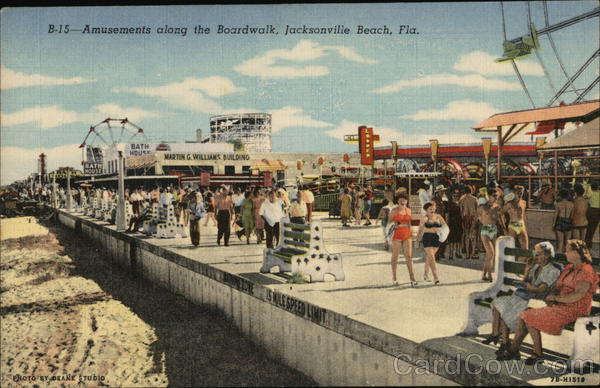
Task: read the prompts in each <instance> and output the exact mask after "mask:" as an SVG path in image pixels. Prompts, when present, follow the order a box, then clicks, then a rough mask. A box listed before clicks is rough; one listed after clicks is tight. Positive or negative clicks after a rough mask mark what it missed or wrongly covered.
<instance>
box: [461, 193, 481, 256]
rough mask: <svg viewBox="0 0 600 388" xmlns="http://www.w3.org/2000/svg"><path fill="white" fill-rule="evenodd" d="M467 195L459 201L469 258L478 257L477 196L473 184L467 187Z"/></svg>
mask: <svg viewBox="0 0 600 388" xmlns="http://www.w3.org/2000/svg"><path fill="white" fill-rule="evenodd" d="M465 192H466V193H465V196H464V197H463V198H462V199H461V200H460V201H459V203H458V205H459V207H460V213H461V216H462V225H463V232H464V234H465V253H466V258H467V259H478V258H479V256H478V255H477V253H476V252H477V241H478V236H477V231H478V228H477V198H475V196H474V195H473V188H472V187H471V186H467V187H465Z"/></svg>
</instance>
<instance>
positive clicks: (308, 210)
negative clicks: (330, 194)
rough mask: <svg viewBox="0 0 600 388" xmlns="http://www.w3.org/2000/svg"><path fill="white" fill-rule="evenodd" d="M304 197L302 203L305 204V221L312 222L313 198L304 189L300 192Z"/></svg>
mask: <svg viewBox="0 0 600 388" xmlns="http://www.w3.org/2000/svg"><path fill="white" fill-rule="evenodd" d="M302 194H303V196H304V203H306V221H308V222H311V221H312V213H313V203H314V202H315V196H314V194H313V193H312V191H310V190H309V189H308V188H305V189H304V190H303V192H302Z"/></svg>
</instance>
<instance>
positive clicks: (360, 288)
mask: <svg viewBox="0 0 600 388" xmlns="http://www.w3.org/2000/svg"><path fill="white" fill-rule="evenodd" d="M407 284H409V286H408V288H410V283H407ZM386 288H389V289H394V290H398V289H402V288H406V287H401V286H400V285H393V284H374V285H366V286H357V287H347V288H336V289H332V290H319V291H320V292H342V291H358V290H377V289H386Z"/></svg>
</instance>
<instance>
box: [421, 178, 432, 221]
mask: <svg viewBox="0 0 600 388" xmlns="http://www.w3.org/2000/svg"><path fill="white" fill-rule="evenodd" d="M423 183H424V184H425V188H424V189H419V202H421V214H423V215H424V214H425V210H424V209H423V206H425V204H426V203H427V202H430V201H431V199H432V198H433V186H431V183H430V182H429V181H428V180H426V181H425V182H423Z"/></svg>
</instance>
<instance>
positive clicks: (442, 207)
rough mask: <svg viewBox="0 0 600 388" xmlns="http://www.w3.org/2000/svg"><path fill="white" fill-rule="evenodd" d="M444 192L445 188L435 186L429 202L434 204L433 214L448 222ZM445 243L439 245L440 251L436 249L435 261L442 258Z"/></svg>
mask: <svg viewBox="0 0 600 388" xmlns="http://www.w3.org/2000/svg"><path fill="white" fill-rule="evenodd" d="M445 191H446V188H445V187H444V185H437V187H436V188H435V194H434V196H433V198H432V199H431V202H434V203H435V212H436V213H437V214H439V215H440V216H442V218H444V220H446V221H447V220H448V206H447V204H446V201H445V200H444V192H445ZM446 245H447V244H446V242H445V241H444V242H443V243H442V244H441V245H440V249H438V251H437V253H436V254H435V260H436V261H437V260H440V259H441V258H443V257H444V252H445V251H446Z"/></svg>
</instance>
